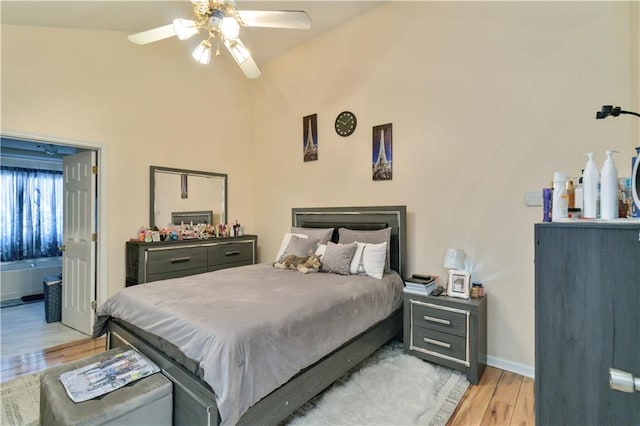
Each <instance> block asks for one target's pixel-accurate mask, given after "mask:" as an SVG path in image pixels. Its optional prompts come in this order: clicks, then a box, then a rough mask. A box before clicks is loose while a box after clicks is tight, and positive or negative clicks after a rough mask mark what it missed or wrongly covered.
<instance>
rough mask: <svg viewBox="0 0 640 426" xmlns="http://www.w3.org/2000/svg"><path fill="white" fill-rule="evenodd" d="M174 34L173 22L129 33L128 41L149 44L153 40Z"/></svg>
mask: <svg viewBox="0 0 640 426" xmlns="http://www.w3.org/2000/svg"><path fill="white" fill-rule="evenodd" d="M175 35H176V31H175V30H174V28H173V24H169V25H165V26H163V27H158V28H152V29H150V30H147V31H143V32H141V33H137V34H131V35H130V36H129V37H127V38H128V39H129V41H130V42H133V43H136V44H149V43H153V42H154V41H159V40H164V39H165V38H169V37H173V36H175Z"/></svg>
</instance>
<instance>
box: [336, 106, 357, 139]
mask: <svg viewBox="0 0 640 426" xmlns="http://www.w3.org/2000/svg"><path fill="white" fill-rule="evenodd" d="M357 125H358V120H357V119H356V115H355V114H354V113H352V112H351V111H342V112H341V113H340V114H338V116H337V117H336V123H335V128H336V133H337V134H339V135H340V136H345V137H346V136H349V135H351V134H352V133H353V132H355V130H356V126H357Z"/></svg>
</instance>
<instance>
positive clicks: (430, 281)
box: [404, 274, 437, 296]
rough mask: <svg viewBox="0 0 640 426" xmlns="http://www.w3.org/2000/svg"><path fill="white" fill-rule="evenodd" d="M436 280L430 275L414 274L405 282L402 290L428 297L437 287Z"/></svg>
mask: <svg viewBox="0 0 640 426" xmlns="http://www.w3.org/2000/svg"><path fill="white" fill-rule="evenodd" d="M436 278H437V277H434V276H432V275H419V274H414V275H413V276H412V277H411V278H409V279H407V280H405V282H404V290H405V291H408V292H410V293H418V294H424V295H427V296H428V295H430V294H431V293H432V292H433V290H435V288H436V287H437V284H436Z"/></svg>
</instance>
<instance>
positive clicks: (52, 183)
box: [0, 166, 63, 262]
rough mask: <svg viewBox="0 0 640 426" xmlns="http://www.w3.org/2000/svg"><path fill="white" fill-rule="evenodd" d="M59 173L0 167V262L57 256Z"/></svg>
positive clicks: (60, 240)
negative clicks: (0, 257)
mask: <svg viewBox="0 0 640 426" xmlns="http://www.w3.org/2000/svg"><path fill="white" fill-rule="evenodd" d="M62 186H63V185H62V172H60V171H52V170H34V169H25V168H21V167H4V166H3V167H0V207H1V208H2V213H1V214H0V239H1V241H0V245H1V250H2V252H1V254H2V261H3V262H6V261H11V260H20V259H32V258H38V257H50V256H58V255H59V254H60V253H59V250H58V247H59V246H61V245H62V197H63V194H62Z"/></svg>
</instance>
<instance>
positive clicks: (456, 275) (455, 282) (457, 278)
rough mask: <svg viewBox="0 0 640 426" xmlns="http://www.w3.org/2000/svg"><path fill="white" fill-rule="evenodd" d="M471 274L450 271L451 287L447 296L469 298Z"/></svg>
mask: <svg viewBox="0 0 640 426" xmlns="http://www.w3.org/2000/svg"><path fill="white" fill-rule="evenodd" d="M470 281H471V274H470V273H469V272H467V271H458V270H455V269H452V270H450V271H449V287H448V288H447V295H449V296H451V297H460V298H461V299H468V298H469V292H470V289H469V283H470Z"/></svg>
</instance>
